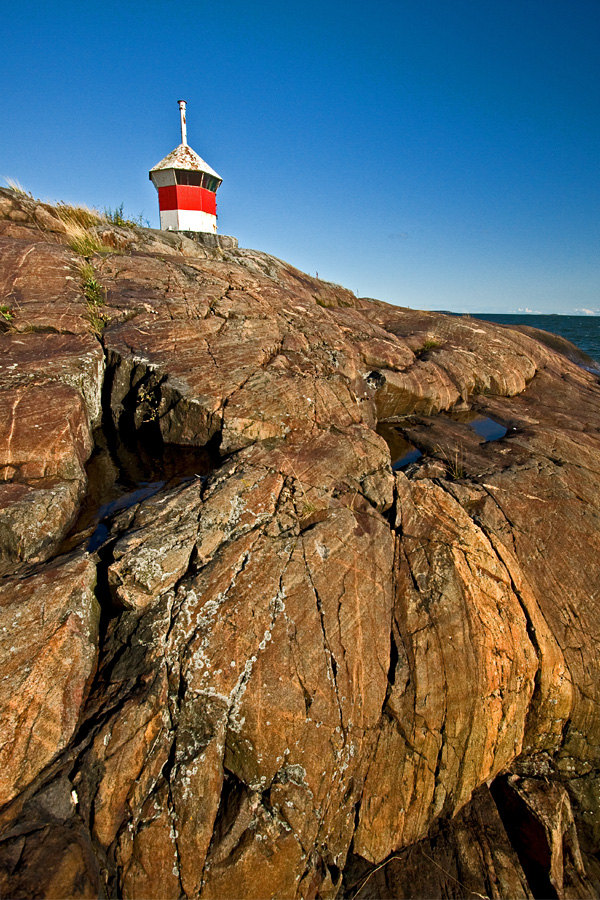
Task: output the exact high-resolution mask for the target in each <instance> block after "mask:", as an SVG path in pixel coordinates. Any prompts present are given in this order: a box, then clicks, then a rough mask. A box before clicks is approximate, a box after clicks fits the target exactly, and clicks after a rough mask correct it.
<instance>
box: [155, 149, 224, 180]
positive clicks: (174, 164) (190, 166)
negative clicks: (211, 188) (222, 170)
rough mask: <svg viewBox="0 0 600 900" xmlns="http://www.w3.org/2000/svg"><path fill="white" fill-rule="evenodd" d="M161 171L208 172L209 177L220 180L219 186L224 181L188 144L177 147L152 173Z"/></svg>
mask: <svg viewBox="0 0 600 900" xmlns="http://www.w3.org/2000/svg"><path fill="white" fill-rule="evenodd" d="M160 169H186V170H187V171H189V172H206V173H207V174H208V175H214V177H215V178H218V179H219V184H220V183H221V182H222V181H223V179H222V178H221V176H220V175H218V174H217V173H216V172H215V170H214V169H211V167H210V166H209V164H208V163H207V162H204V160H203V159H202V157H201V156H198V154H197V153H196V151H195V150H192V148H191V147H189V146H188V145H187V144H180V145H179V147H175V149H174V150H172V151H171V152H170V153H169V155H168V156H165V158H164V159H161V161H160V162H159V163H157V164H156V165H155V166H154V168H153V169H150V173H152V172H158V171H159V170H160Z"/></svg>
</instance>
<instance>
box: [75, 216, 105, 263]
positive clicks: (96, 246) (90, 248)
mask: <svg viewBox="0 0 600 900" xmlns="http://www.w3.org/2000/svg"><path fill="white" fill-rule="evenodd" d="M65 225H66V228H67V238H68V240H69V247H70V248H71V250H73V251H74V252H75V253H77V254H78V255H79V256H84V257H86V259H89V258H90V257H92V256H93V255H94V253H106V252H107V251H109V249H110V248H109V247H107V246H106V244H105V243H104V242H103V241H102V238H100V237H99V236H98V235H97V234H96V233H95V232H94V231H91V230H90V229H89V228H84V227H83V226H82V225H76V224H75V223H73V222H71V223H69V224H67V223H66V222H65Z"/></svg>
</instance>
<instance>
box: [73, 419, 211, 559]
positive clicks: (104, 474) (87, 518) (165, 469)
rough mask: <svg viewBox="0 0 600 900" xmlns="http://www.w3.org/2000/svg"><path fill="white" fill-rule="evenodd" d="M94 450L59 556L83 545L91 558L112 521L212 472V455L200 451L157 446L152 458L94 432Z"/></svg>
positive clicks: (139, 447) (140, 449)
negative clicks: (82, 494) (165, 491)
mask: <svg viewBox="0 0 600 900" xmlns="http://www.w3.org/2000/svg"><path fill="white" fill-rule="evenodd" d="M95 437H96V447H95V449H94V452H93V454H92V456H91V457H90V460H89V461H88V464H87V466H86V471H87V476H88V489H87V493H86V496H85V497H84V499H83V502H82V504H81V507H80V510H79V514H78V516H77V520H76V522H75V523H74V525H73V527H72V528H71V530H70V532H69V534H68V535H67V537H66V538H65V539H64V541H63V543H62V545H61V547H60V548H59V551H58V552H59V553H66V552H68V551H69V550H72V549H73V548H74V547H76V546H79V545H80V544H82V543H86V549H87V550H88V551H89V552H90V553H93V552H94V551H95V550H97V549H98V548H99V547H101V546H102V544H103V543H104V541H105V540H106V538H107V537H108V533H109V525H108V524H107V523H108V522H109V520H110V519H111V517H112V516H114V515H116V514H117V513H118V512H122V511H123V510H125V509H129V508H130V507H132V506H135V504H136V503H140V502H141V501H142V500H146V499H147V498H148V497H152V496H153V494H156V493H158V491H160V490H161V489H162V488H164V487H177V486H178V485H180V484H185V483H186V482H190V481H193V479H194V478H203V479H204V478H206V477H207V476H208V475H209V473H210V472H211V471H212V470H213V469H214V468H215V464H216V461H215V459H214V457H213V455H212V454H211V453H210V452H209V451H208V450H207V449H205V448H198V447H192V448H187V447H175V446H169V445H166V446H162V447H157V450H156V452H155V453H154V454H151V453H150V452H149V451H148V450H147V448H145V447H143V446H142V445H141V444H139V443H138V444H129V445H127V444H124V443H121V442H120V441H115V442H110V445H109V442H107V440H106V437H105V435H103V434H101V433H97V434H96V435H95Z"/></svg>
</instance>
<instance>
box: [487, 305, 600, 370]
mask: <svg viewBox="0 0 600 900" xmlns="http://www.w3.org/2000/svg"><path fill="white" fill-rule="evenodd" d="M472 315H473V318H474V319H484V320H485V321H486V322H498V323H499V324H500V325H531V326H532V327H533V328H541V329H542V330H543V331H550V332H552V334H558V335H560V336H561V337H564V338H566V339H567V340H568V341H571V343H573V344H577V346H578V347H579V348H580V349H581V350H583V351H584V352H585V353H587V354H588V355H589V356H591V357H592V358H593V359H595V360H596V362H598V363H599V364H600V316H541V315H510V314H508V313H507V314H504V313H498V314H496V313H493V314H491V313H490V314H488V313H473V314H472Z"/></svg>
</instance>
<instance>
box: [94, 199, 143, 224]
mask: <svg viewBox="0 0 600 900" xmlns="http://www.w3.org/2000/svg"><path fill="white" fill-rule="evenodd" d="M104 218H105V219H106V221H107V222H110V224H111V225H118V226H119V227H120V228H143V227H144V226H146V227H148V228H149V227H150V222H149V221H148V219H144V217H143V216H142V214H141V213H140V215H139V216H134V218H133V219H128V218H127V217H126V216H125V213H124V212H123V204H122V203H121V205H120V206H116V207H115V209H111V208H110V206H108V207H104Z"/></svg>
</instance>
